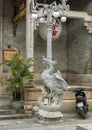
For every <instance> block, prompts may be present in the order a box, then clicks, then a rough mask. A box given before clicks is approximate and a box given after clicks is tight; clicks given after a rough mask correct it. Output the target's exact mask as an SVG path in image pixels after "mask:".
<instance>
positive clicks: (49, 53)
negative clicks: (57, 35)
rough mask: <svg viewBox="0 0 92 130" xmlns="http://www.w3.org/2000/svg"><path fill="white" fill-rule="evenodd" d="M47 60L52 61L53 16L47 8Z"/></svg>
mask: <svg viewBox="0 0 92 130" xmlns="http://www.w3.org/2000/svg"><path fill="white" fill-rule="evenodd" d="M47 58H49V59H51V60H52V15H51V10H50V9H49V8H47Z"/></svg>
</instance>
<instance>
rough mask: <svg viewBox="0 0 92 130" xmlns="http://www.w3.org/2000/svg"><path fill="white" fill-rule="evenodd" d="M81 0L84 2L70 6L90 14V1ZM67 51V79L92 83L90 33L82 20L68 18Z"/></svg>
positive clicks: (91, 2)
mask: <svg viewBox="0 0 92 130" xmlns="http://www.w3.org/2000/svg"><path fill="white" fill-rule="evenodd" d="M75 1H76V0H75ZM82 1H83V2H84V3H83V2H78V1H76V5H72V6H71V8H73V10H74V9H75V10H78V11H80V10H81V11H85V12H88V14H90V15H92V1H85V0H82ZM83 4H84V5H83ZM74 7H75V8H74ZM76 7H78V9H76ZM67 53H68V55H67V66H68V68H67V72H68V74H67V79H68V81H69V82H75V83H82V84H83V83H85V84H92V82H91V79H92V75H91V74H92V34H89V33H88V30H87V29H86V27H85V26H84V21H83V20H79V19H71V20H70V19H69V20H68V42H67Z"/></svg>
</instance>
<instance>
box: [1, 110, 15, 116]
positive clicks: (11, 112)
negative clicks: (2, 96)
mask: <svg viewBox="0 0 92 130" xmlns="http://www.w3.org/2000/svg"><path fill="white" fill-rule="evenodd" d="M15 113H16V111H15V110H12V109H0V115H6V114H7V115H8V114H15Z"/></svg>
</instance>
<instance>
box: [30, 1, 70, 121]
mask: <svg viewBox="0 0 92 130" xmlns="http://www.w3.org/2000/svg"><path fill="white" fill-rule="evenodd" d="M40 10H41V13H40ZM61 10H62V13H61V14H60V13H59V12H58V6H57V4H56V2H53V3H52V4H50V5H48V4H38V3H36V6H35V7H34V10H32V16H31V18H32V19H34V20H36V19H38V20H39V22H43V23H46V25H47V56H46V58H45V57H43V61H44V63H46V69H45V70H44V71H43V72H42V75H41V77H42V80H43V84H44V85H43V87H42V95H41V97H40V98H39V99H38V107H34V109H35V111H36V113H37V114H38V115H39V116H40V117H43V118H45V119H48V118H49V119H52V118H55V119H59V118H61V117H62V113H61V112H60V109H61V105H62V96H63V91H64V90H66V89H67V87H68V84H67V83H66V81H65V80H64V79H63V78H62V75H61V73H60V71H57V72H56V73H54V64H55V61H52V25H53V18H58V17H59V18H61V21H62V22H66V16H65V15H64V11H63V9H62V8H61Z"/></svg>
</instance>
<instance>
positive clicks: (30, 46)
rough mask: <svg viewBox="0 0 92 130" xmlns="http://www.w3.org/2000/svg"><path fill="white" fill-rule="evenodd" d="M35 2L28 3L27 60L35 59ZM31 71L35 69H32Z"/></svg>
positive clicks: (29, 0)
mask: <svg viewBox="0 0 92 130" xmlns="http://www.w3.org/2000/svg"><path fill="white" fill-rule="evenodd" d="M33 6H34V2H33V0H27V1H26V58H30V57H31V58H32V59H33V57H34V21H33V19H31V9H32V8H33ZM30 69H31V71H32V70H33V68H30Z"/></svg>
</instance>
